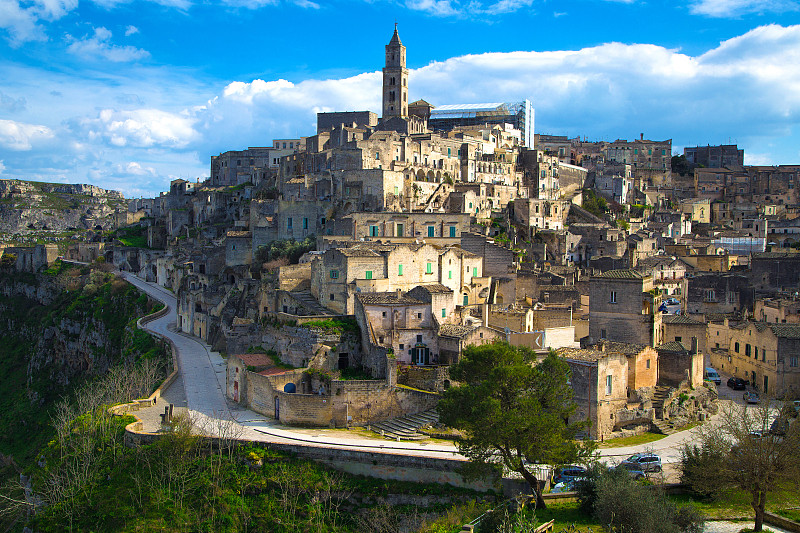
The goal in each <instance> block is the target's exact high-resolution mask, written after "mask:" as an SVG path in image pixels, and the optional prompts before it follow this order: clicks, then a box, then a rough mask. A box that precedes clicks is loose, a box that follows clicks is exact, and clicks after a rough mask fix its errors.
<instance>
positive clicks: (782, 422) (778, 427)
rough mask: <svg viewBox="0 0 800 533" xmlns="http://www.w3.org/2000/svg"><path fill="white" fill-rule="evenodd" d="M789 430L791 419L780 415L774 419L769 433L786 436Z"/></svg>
mask: <svg viewBox="0 0 800 533" xmlns="http://www.w3.org/2000/svg"><path fill="white" fill-rule="evenodd" d="M787 431H789V419H788V418H784V417H782V416H779V417H778V418H776V419H775V420H773V422H772V425H771V426H769V433H770V435H777V436H778V437H784V436H786V432H787Z"/></svg>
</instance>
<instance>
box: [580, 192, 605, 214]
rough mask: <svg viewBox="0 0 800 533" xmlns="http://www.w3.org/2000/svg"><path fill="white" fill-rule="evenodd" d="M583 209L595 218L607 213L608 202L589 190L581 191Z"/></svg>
mask: <svg viewBox="0 0 800 533" xmlns="http://www.w3.org/2000/svg"><path fill="white" fill-rule="evenodd" d="M583 208H584V209H586V210H587V211H589V212H590V213H591V214H593V215H594V216H596V217H601V218H602V216H603V214H604V213H606V212H608V202H607V201H606V199H605V198H603V197H601V196H597V195H596V194H595V192H594V191H593V190H591V189H584V190H583Z"/></svg>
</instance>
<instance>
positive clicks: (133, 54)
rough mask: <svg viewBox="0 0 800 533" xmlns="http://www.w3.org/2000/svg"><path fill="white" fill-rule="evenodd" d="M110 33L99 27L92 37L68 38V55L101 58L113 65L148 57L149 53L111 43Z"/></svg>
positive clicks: (133, 47)
mask: <svg viewBox="0 0 800 533" xmlns="http://www.w3.org/2000/svg"><path fill="white" fill-rule="evenodd" d="M111 37H112V34H111V31H109V30H108V29H106V28H104V27H102V26H100V27H99V28H95V29H94V35H92V36H91V37H89V36H86V37H84V38H83V39H75V38H73V37H72V36H68V37H67V40H69V41H71V43H70V45H69V46H68V47H67V51H69V53H71V54H74V55H76V56H80V57H83V58H103V59H107V60H108V61H113V62H115V63H122V62H129V61H138V60H140V59H145V58H147V57H150V53H149V52H147V51H146V50H142V49H141V48H136V47H135V46H116V45H114V44H112V43H111Z"/></svg>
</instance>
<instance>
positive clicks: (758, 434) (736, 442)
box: [681, 400, 800, 531]
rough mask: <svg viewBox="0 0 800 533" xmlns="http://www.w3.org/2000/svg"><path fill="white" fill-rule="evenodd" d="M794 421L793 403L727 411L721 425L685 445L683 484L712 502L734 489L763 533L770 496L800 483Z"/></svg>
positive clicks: (799, 428) (798, 427) (799, 440)
mask: <svg viewBox="0 0 800 533" xmlns="http://www.w3.org/2000/svg"><path fill="white" fill-rule="evenodd" d="M796 417H797V413H796V411H795V410H794V408H793V407H792V406H791V404H789V403H787V404H786V405H784V406H783V407H781V406H780V405H779V404H778V403H777V402H770V401H769V400H762V403H761V404H759V405H757V406H754V407H745V406H741V405H735V404H731V405H728V406H726V407H725V408H724V409H723V410H722V413H721V414H720V416H719V419H718V420H716V421H714V422H712V423H711V424H705V425H704V426H702V427H701V429H699V430H698V433H697V438H696V439H695V443H694V444H691V445H686V446H684V448H683V451H682V461H681V462H682V481H683V482H684V483H686V484H687V485H689V486H690V487H691V489H692V490H693V491H694V492H695V493H697V494H698V495H700V496H703V497H705V498H708V499H715V498H718V497H720V496H722V495H723V494H724V493H725V492H727V491H729V490H731V489H741V490H744V491H746V492H748V493H749V494H750V496H751V506H752V507H753V511H754V513H755V525H754V527H753V531H761V528H762V524H763V522H764V511H765V509H766V502H767V496H768V494H769V493H770V492H774V491H776V490H781V489H784V488H786V487H787V486H789V485H790V484H792V485H798V484H800V464H798V458H800V422H798V420H797V419H796ZM776 421H777V422H776ZM773 423H774V424H773Z"/></svg>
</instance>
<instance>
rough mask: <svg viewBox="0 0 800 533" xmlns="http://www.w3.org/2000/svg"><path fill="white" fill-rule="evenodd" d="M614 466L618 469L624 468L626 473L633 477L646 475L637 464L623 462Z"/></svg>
mask: <svg viewBox="0 0 800 533" xmlns="http://www.w3.org/2000/svg"><path fill="white" fill-rule="evenodd" d="M616 468H618V469H620V470H625V471H626V472H627V473H628V475H629V476H631V477H632V478H633V479H642V478H643V477H645V475H646V474H645V473H644V472H642V470H641V469H640V467H639V466H638V465H635V464H632V463H625V462H623V463H620V464H619V465H617V467H616Z"/></svg>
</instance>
